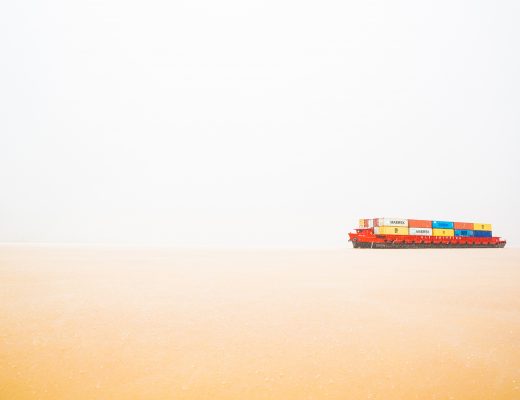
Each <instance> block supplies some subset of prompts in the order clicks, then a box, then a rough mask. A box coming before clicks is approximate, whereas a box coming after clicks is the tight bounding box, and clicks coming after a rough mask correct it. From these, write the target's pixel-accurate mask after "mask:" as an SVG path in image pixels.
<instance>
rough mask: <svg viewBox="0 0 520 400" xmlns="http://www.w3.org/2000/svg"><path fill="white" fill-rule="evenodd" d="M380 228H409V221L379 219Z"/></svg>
mask: <svg viewBox="0 0 520 400" xmlns="http://www.w3.org/2000/svg"><path fill="white" fill-rule="evenodd" d="M378 222H379V224H378V225H379V226H402V227H405V228H406V227H408V220H407V219H402V218H378Z"/></svg>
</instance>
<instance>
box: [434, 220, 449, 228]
mask: <svg viewBox="0 0 520 400" xmlns="http://www.w3.org/2000/svg"><path fill="white" fill-rule="evenodd" d="M432 228H434V229H453V222H448V221H432Z"/></svg>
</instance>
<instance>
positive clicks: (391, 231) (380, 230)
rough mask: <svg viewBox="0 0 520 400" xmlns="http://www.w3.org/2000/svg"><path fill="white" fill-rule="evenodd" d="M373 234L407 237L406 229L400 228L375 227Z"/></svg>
mask: <svg viewBox="0 0 520 400" xmlns="http://www.w3.org/2000/svg"><path fill="white" fill-rule="evenodd" d="M374 233H375V234H376V235H408V228H403V227H401V226H376V227H375V228H374Z"/></svg>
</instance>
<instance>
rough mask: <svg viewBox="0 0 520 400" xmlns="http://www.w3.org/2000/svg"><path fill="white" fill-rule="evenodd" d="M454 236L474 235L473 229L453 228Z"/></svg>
mask: <svg viewBox="0 0 520 400" xmlns="http://www.w3.org/2000/svg"><path fill="white" fill-rule="evenodd" d="M455 236H474V235H473V231H470V230H468V229H455Z"/></svg>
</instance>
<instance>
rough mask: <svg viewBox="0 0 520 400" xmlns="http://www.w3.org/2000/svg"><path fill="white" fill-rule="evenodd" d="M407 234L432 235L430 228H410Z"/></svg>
mask: <svg viewBox="0 0 520 400" xmlns="http://www.w3.org/2000/svg"><path fill="white" fill-rule="evenodd" d="M409 232H410V235H417V236H420V235H422V236H431V235H432V228H410V229H409Z"/></svg>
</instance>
